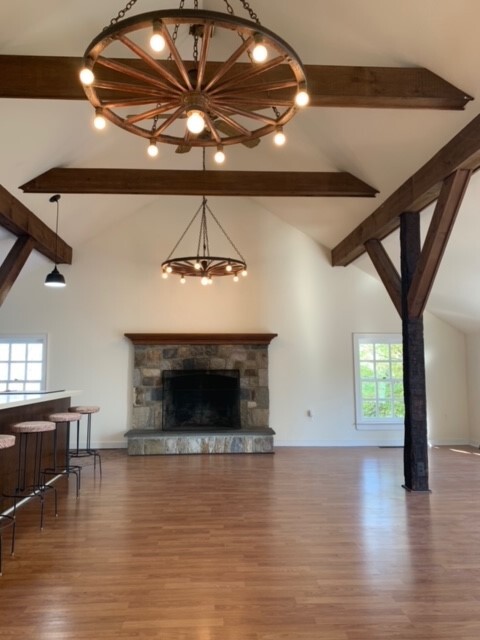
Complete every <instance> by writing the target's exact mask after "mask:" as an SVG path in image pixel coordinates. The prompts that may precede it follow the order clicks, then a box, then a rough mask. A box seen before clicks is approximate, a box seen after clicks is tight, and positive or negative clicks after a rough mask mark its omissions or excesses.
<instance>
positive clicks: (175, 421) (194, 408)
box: [163, 369, 241, 431]
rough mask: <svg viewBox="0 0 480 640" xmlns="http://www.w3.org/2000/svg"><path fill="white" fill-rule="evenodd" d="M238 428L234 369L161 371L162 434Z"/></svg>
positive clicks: (237, 379) (237, 387)
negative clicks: (164, 432) (163, 432)
mask: <svg viewBox="0 0 480 640" xmlns="http://www.w3.org/2000/svg"><path fill="white" fill-rule="evenodd" d="M240 428H241V425H240V372H239V371H238V370H217V369H213V370H211V369H208V370H199V369H193V370H179V371H169V370H167V371H164V372H163V430H164V431H192V430H193V431H200V430H205V429H208V430H210V431H222V430H226V429H240Z"/></svg>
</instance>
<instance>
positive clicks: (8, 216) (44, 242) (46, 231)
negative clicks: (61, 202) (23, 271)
mask: <svg viewBox="0 0 480 640" xmlns="http://www.w3.org/2000/svg"><path fill="white" fill-rule="evenodd" d="M0 226H2V227H4V228H5V229H7V230H8V231H10V232H11V233H13V234H14V235H16V236H25V235H26V236H30V237H31V238H32V239H33V240H34V242H35V249H36V250H37V251H39V252H40V253H43V255H44V256H46V257H47V258H49V259H50V260H52V262H54V261H55V250H56V253H57V258H56V262H57V263H58V264H61V263H62V264H72V248H71V247H69V246H68V244H66V242H64V241H63V240H62V239H61V238H58V243H56V236H55V232H54V231H52V230H51V229H50V227H47V225H46V224H45V223H44V222H42V221H41V220H40V219H39V218H37V216H36V215H35V214H34V213H32V212H31V211H30V210H29V209H27V207H26V206H25V205H23V204H22V203H21V202H20V201H19V200H17V199H16V198H15V197H14V196H12V194H11V193H9V192H8V191H7V190H6V189H5V187H2V186H1V185H0ZM57 244H58V246H57ZM56 246H57V249H56Z"/></svg>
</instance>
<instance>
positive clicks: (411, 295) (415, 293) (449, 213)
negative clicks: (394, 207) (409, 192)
mask: <svg viewBox="0 0 480 640" xmlns="http://www.w3.org/2000/svg"><path fill="white" fill-rule="evenodd" d="M471 173H472V172H471V171H470V170H468V169H463V170H459V171H456V172H455V173H452V174H451V175H450V176H449V177H448V178H447V179H446V180H445V182H444V186H443V188H442V191H441V192H440V197H439V198H438V201H437V204H436V207H435V211H434V213H433V217H432V220H431V222H430V226H429V228H428V231H427V236H426V238H425V242H424V243H423V248H422V253H421V256H420V259H419V261H418V265H417V268H416V270H415V274H414V276H413V279H412V283H411V285H410V289H409V292H408V315H409V317H410V318H419V317H420V316H421V315H422V313H423V310H424V309H425V305H426V304H427V300H428V296H429V294H430V291H431V289H432V286H433V282H434V280H435V276H436V275H437V271H438V268H439V266H440V262H441V260H442V257H443V254H444V252H445V248H446V246H447V242H448V239H449V238H450V234H451V232H452V229H453V225H454V223H455V219H456V217H457V213H458V210H459V209H460V205H461V203H462V200H463V196H464V195H465V191H466V189H467V186H468V183H469V180H470V176H471Z"/></svg>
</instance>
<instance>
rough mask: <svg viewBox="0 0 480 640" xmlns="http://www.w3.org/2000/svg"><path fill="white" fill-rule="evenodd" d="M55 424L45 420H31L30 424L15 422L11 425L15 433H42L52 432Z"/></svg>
mask: <svg viewBox="0 0 480 640" xmlns="http://www.w3.org/2000/svg"><path fill="white" fill-rule="evenodd" d="M54 430H55V424H54V423H53V422H50V421H47V420H31V421H30V422H17V423H16V424H13V425H12V431H15V433H43V432H44V431H54Z"/></svg>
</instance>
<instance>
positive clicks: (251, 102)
mask: <svg viewBox="0 0 480 640" xmlns="http://www.w3.org/2000/svg"><path fill="white" fill-rule="evenodd" d="M222 102H224V103H225V104H228V105H232V106H235V105H241V106H242V107H245V108H248V107H251V108H252V110H253V109H255V111H258V110H259V109H268V108H272V107H290V109H294V107H292V101H291V100H288V99H287V98H275V97H274V96H272V97H271V98H269V97H266V98H261V97H257V96H252V97H246V98H241V97H239V96H235V97H230V96H224V97H223V98H222Z"/></svg>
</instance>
